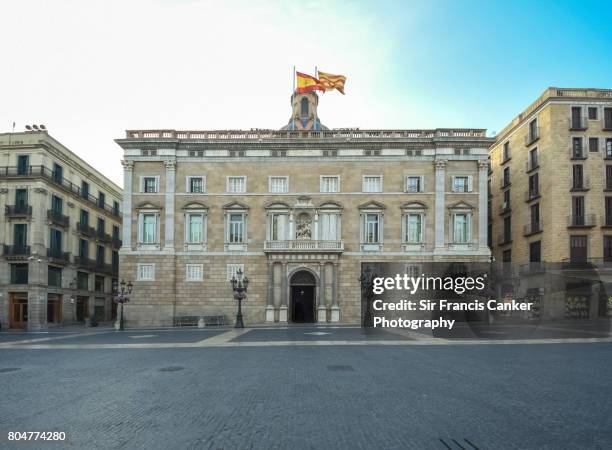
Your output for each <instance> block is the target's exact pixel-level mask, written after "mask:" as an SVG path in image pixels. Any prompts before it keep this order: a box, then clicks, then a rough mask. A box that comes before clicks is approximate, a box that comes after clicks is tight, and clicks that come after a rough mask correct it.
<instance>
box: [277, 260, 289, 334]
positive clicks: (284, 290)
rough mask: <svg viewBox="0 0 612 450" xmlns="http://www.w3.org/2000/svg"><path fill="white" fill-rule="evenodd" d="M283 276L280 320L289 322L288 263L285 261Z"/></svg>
mask: <svg viewBox="0 0 612 450" xmlns="http://www.w3.org/2000/svg"><path fill="white" fill-rule="evenodd" d="M281 277H282V282H281V307H280V310H279V313H278V321H279V322H281V323H287V309H288V308H287V304H288V299H287V263H286V262H285V261H283V263H282V270H281Z"/></svg>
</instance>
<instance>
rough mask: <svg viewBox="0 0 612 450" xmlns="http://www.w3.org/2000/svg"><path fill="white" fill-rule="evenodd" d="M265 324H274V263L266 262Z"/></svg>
mask: <svg viewBox="0 0 612 450" xmlns="http://www.w3.org/2000/svg"><path fill="white" fill-rule="evenodd" d="M266 322H274V263H273V262H272V261H268V304H267V305H266Z"/></svg>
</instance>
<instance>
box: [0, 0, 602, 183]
mask: <svg viewBox="0 0 612 450" xmlns="http://www.w3.org/2000/svg"><path fill="white" fill-rule="evenodd" d="M0 17H2V25H1V26H0V48H1V51H0V58H1V59H2V61H1V62H0V132H6V131H11V129H12V124H13V122H15V123H16V125H15V130H16V131H23V130H24V128H25V125H26V124H45V126H46V127H47V128H48V129H49V132H50V134H51V135H52V136H53V137H55V138H56V139H57V140H59V141H60V142H62V143H63V144H64V145H66V146H67V147H68V148H70V149H71V150H72V151H73V152H75V153H77V154H78V155H79V156H81V157H82V158H84V159H85V160H86V161H87V162H89V163H90V164H92V165H93V166H94V167H96V168H98V169H99V170H100V171H101V172H102V173H104V174H105V175H107V176H109V177H110V178H111V179H112V180H113V181H115V182H116V183H118V184H119V185H120V186H121V185H122V178H123V177H122V168H121V164H120V161H121V157H122V151H121V149H120V147H119V146H118V145H117V144H116V143H115V142H114V139H116V138H121V137H124V136H125V130H126V129H159V128H164V129H183V130H187V129H189V130H202V129H250V128H273V129H276V128H280V127H282V126H283V125H285V124H286V123H287V121H288V120H289V115H290V104H289V97H290V95H291V90H292V74H293V67H294V66H295V67H296V68H297V70H299V71H302V72H306V73H310V74H313V75H314V70H315V67H318V68H319V70H322V71H325V72H331V73H334V74H342V75H345V76H346V77H347V82H346V88H345V91H346V95H345V96H343V95H341V94H339V93H338V92H328V93H325V94H324V95H323V96H322V98H321V99H320V103H319V111H318V113H319V118H320V119H321V121H322V122H323V124H325V125H327V126H328V127H330V128H344V127H359V128H361V129H367V128H387V129H388V128H403V129H421V128H452V127H457V128H460V127H466V128H468V127H473V128H486V129H488V130H489V134H490V135H492V133H494V132H495V131H499V130H501V129H502V128H503V127H504V126H505V125H506V124H507V123H508V122H509V121H510V120H511V119H512V118H513V117H514V116H516V115H517V114H518V113H519V112H521V111H522V110H523V109H524V108H525V107H526V106H528V105H529V104H530V103H531V102H532V101H534V100H535V99H536V98H537V97H538V96H539V95H540V94H541V93H542V92H543V91H544V89H546V88H547V87H549V86H557V87H597V88H612V58H611V57H610V55H612V26H610V24H611V23H612V2H610V1H600V2H589V1H586V2H585V1H581V2H569V1H554V2H545V1H538V2H532V1H531V2H523V1H512V2H510V1H508V2H495V1H482V2H481V1H451V0H449V1H445V0H429V1H384V0H383V1H335V0H302V1H288V0H277V1H273V0H217V1H209V0H201V1H200V0H149V1H141V0H121V1H115V0H105V1H90V0H79V1H64V0H55V1H31V0H20V1H7V0H0Z"/></svg>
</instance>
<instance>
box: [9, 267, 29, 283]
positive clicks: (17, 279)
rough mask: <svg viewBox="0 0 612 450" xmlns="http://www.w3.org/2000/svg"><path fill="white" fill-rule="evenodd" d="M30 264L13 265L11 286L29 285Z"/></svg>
mask: <svg viewBox="0 0 612 450" xmlns="http://www.w3.org/2000/svg"><path fill="white" fill-rule="evenodd" d="M28 267H29V266H28V264H11V284H28Z"/></svg>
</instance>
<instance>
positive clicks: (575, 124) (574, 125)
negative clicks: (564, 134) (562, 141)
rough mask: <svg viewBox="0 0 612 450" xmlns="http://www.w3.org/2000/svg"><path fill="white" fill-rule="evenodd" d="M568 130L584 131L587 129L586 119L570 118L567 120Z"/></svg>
mask: <svg viewBox="0 0 612 450" xmlns="http://www.w3.org/2000/svg"><path fill="white" fill-rule="evenodd" d="M568 120H569V129H570V130H573V131H584V130H586V129H587V128H588V126H587V118H586V117H585V116H580V117H570V118H569V119H568Z"/></svg>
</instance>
